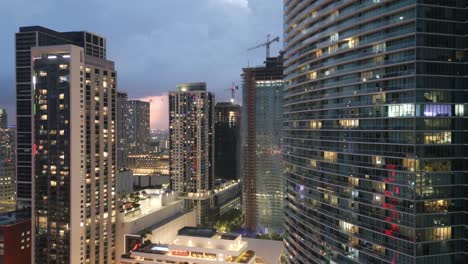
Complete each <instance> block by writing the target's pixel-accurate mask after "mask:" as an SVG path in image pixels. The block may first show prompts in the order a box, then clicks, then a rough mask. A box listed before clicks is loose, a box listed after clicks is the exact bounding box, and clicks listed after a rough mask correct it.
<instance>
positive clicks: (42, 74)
mask: <svg viewBox="0 0 468 264" xmlns="http://www.w3.org/2000/svg"><path fill="white" fill-rule="evenodd" d="M39 76H41V77H45V76H47V72H45V71H40V72H39Z"/></svg>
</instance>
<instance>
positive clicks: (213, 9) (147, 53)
mask: <svg viewBox="0 0 468 264" xmlns="http://www.w3.org/2000/svg"><path fill="white" fill-rule="evenodd" d="M275 1H276V2H277V3H276V4H272V1H271V0H259V1H247V0H221V1H215V0H203V1H196V3H195V1H187V0H178V1H159V2H157V3H155V2H153V1H151V2H149V1H146V2H144V3H141V5H138V6H133V5H131V4H123V3H120V4H115V5H113V6H112V7H105V8H104V5H105V4H104V3H103V2H88V1H84V2H80V4H77V3H64V2H59V1H54V0H50V1H47V2H45V3H41V4H36V3H35V2H31V3H29V2H26V1H25V2H17V1H15V2H5V3H2V8H1V11H0V13H1V14H2V16H1V17H2V19H1V21H2V25H3V26H2V27H1V28H0V34H1V35H2V36H3V38H2V40H3V41H2V42H3V43H5V44H4V46H3V52H2V60H3V61H4V63H2V65H0V89H1V91H2V95H3V96H2V97H1V98H0V106H2V107H5V108H7V110H8V113H9V125H14V124H16V122H15V121H14V120H15V115H16V111H15V105H14V98H15V80H14V68H15V61H14V33H15V32H16V30H17V29H18V27H19V26H33V25H41V26H44V27H47V28H53V29H55V30H57V31H67V30H77V31H78V30H85V29H92V31H93V32H94V33H97V34H99V35H103V36H106V37H107V39H108V41H109V43H111V44H110V45H109V47H108V56H110V57H113V58H116V65H117V69H116V70H117V72H118V73H119V87H120V88H121V89H120V90H122V91H127V92H128V98H129V99H142V98H145V97H153V96H163V97H164V95H165V93H166V92H167V91H169V90H171V89H172V88H173V87H174V86H175V85H176V84H177V83H181V82H190V81H204V82H206V83H207V84H208V85H209V86H210V87H212V89H211V90H212V92H214V93H215V94H216V96H217V98H218V101H228V100H229V98H230V92H229V91H228V90H225V89H227V88H229V87H230V86H231V83H232V82H236V83H238V84H239V83H240V79H241V78H240V73H241V72H240V69H241V68H242V67H245V66H247V63H248V61H250V65H260V64H262V63H263V60H264V59H265V58H264V56H265V50H264V49H257V50H253V51H250V52H247V51H246V50H247V49H248V48H250V47H252V46H255V45H257V44H259V43H262V42H264V41H265V39H266V35H267V34H271V35H272V36H279V37H280V40H282V24H281V19H278V17H281V2H282V1H280V0H275ZM90 6H91V7H93V8H89V7H90ZM101 7H102V8H101ZM175 9H177V10H178V11H177V12H168V11H170V10H175ZM19 10H21V12H20V11H19ZM55 10H75V11H74V12H55ZM101 10H105V13H104V14H101V13H102V12H101ZM84 12H86V13H87V19H81V18H80V16H81V15H78V14H82V13H84ZM48 13H54V16H48V15H44V14H48ZM169 13H170V14H171V16H168V15H167V14H169ZM112 17H119V19H117V20H116V19H109V18H112ZM130 18H131V19H130ZM252 25H253V26H252ZM194 43H196V45H194ZM281 48H282V44H281V42H280V43H275V45H272V47H271V49H272V51H271V52H272V54H275V53H277V52H278V51H279V50H280V49H281ZM213 50H216V53H213V52H212V51H213ZM131 51H138V52H131ZM247 55H248V58H247ZM187 61H190V62H191V63H187ZM193 63H196V64H197V67H195V68H194V67H192V65H193ZM221 68H222V69H223V70H222V71H219V70H218V69H221ZM213 72H216V74H212V73H213ZM237 99H238V102H239V101H240V97H239V96H237ZM152 108H153V105H152ZM166 108H167V107H162V109H166ZM152 114H153V115H154V116H155V117H152V120H153V122H152V126H151V128H167V122H160V123H158V122H157V121H156V120H158V119H159V118H166V116H167V113H163V114H159V113H156V112H153V113H152Z"/></svg>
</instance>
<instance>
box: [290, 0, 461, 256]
mask: <svg viewBox="0 0 468 264" xmlns="http://www.w3.org/2000/svg"><path fill="white" fill-rule="evenodd" d="M298 2H299V1H296V0H286V1H284V29H285V49H286V53H285V62H284V67H285V68H284V73H285V84H286V95H285V102H284V104H285V119H286V120H285V125H286V130H285V135H284V145H285V150H284V159H285V163H286V170H287V172H286V174H285V175H286V176H285V178H286V190H287V199H286V203H285V231H286V234H285V248H286V251H287V252H288V255H289V261H290V262H291V263H389V264H390V263H426V264H432V263H467V262H468V257H467V256H468V255H467V251H468V249H467V248H466V246H465V243H464V241H465V240H466V239H467V238H468V234H467V232H466V229H465V228H464V227H462V226H463V225H464V223H466V220H465V216H464V215H465V214H466V211H467V210H468V207H467V206H468V205H467V204H466V198H467V195H468V192H466V191H465V189H466V187H465V185H466V183H467V179H468V177H467V169H468V163H467V162H466V159H467V158H466V157H467V148H466V144H467V143H468V136H467V132H466V129H467V127H468V122H467V117H466V116H467V110H466V107H467V103H468V101H467V100H468V93H467V88H466V87H467V85H466V75H467V69H466V67H465V65H464V64H465V63H466V62H467V56H466V51H465V50H466V48H467V45H468V43H467V41H466V39H465V36H466V33H467V28H466V27H465V26H464V24H465V23H466V21H467V16H466V8H467V7H468V3H467V2H466V1H432V0H431V1H430V0H420V1H414V0H413V1H409V0H397V1H381V0H373V1H326V0H319V1H302V2H300V3H298Z"/></svg>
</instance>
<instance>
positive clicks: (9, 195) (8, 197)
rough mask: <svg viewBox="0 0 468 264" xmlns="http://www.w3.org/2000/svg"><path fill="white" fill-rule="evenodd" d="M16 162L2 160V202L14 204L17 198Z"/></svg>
mask: <svg viewBox="0 0 468 264" xmlns="http://www.w3.org/2000/svg"><path fill="white" fill-rule="evenodd" d="M15 179H16V174H15V162H14V160H12V159H3V160H0V203H2V204H14V203H15V200H16V180H15Z"/></svg>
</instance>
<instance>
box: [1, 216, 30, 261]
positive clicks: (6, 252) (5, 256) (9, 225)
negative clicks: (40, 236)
mask: <svg viewBox="0 0 468 264" xmlns="http://www.w3.org/2000/svg"><path fill="white" fill-rule="evenodd" d="M29 214H30V213H29V211H28V212H26V213H25V212H19V211H18V212H15V211H13V212H8V213H2V214H0V245H1V250H0V263H5V264H9V263H21V264H29V263H31V249H32V243H31V241H32V238H33V236H31V219H30V218H29Z"/></svg>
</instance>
